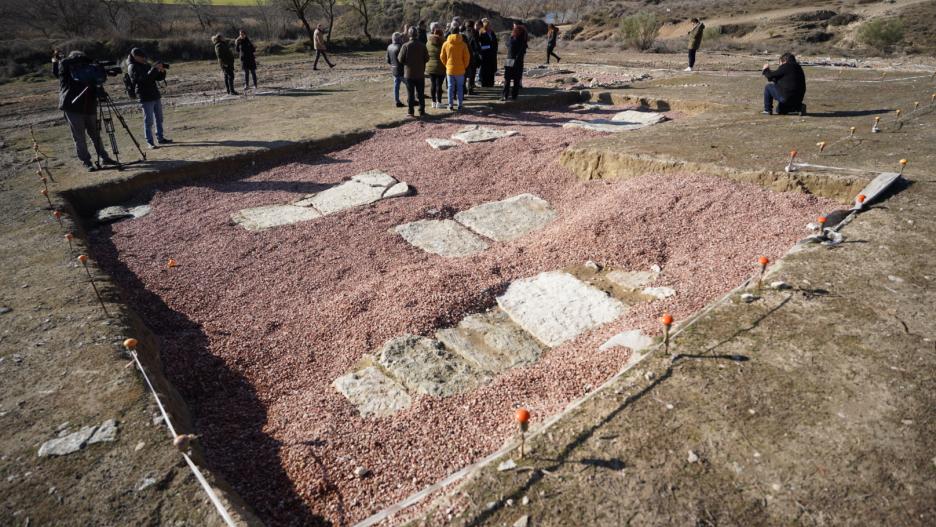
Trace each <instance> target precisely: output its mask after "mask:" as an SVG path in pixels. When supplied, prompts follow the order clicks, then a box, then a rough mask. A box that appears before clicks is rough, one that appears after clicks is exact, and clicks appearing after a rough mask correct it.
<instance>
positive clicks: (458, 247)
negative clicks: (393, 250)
mask: <svg viewBox="0 0 936 527" xmlns="http://www.w3.org/2000/svg"><path fill="white" fill-rule="evenodd" d="M394 231H396V233H397V234H399V235H400V236H402V237H403V239H404V240H406V241H408V242H409V243H411V244H412V245H415V246H416V247H419V248H420V249H422V250H424V251H426V252H428V253H432V254H438V255H440V256H448V257H458V256H469V255H472V254H477V253H479V252H481V251H483V250H485V249H487V248H488V244H487V243H485V241H484V240H482V239H481V238H480V237H479V236H477V235H476V234H474V233H472V232H471V231H469V230H468V229H466V228H465V227H462V226H461V225H460V224H458V223H457V222H454V221H452V220H419V221H414V222H411V223H404V224H403V225H397V226H396V227H394Z"/></svg>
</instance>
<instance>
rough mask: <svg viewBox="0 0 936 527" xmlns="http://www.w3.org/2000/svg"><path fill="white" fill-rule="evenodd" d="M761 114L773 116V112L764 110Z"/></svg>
mask: <svg viewBox="0 0 936 527" xmlns="http://www.w3.org/2000/svg"><path fill="white" fill-rule="evenodd" d="M761 113H762V114H763V115H773V112H768V111H767V110H763V111H762V112H761Z"/></svg>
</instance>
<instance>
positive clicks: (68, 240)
mask: <svg viewBox="0 0 936 527" xmlns="http://www.w3.org/2000/svg"><path fill="white" fill-rule="evenodd" d="M74 238H75V235H73V234H72V233H70V232H69V233H66V234H65V240H66V241H67V242H68V250H69V251H72V250H74V249H75V248H74V247H73V246H72V240H73V239H74Z"/></svg>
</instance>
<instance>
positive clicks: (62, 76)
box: [52, 51, 117, 172]
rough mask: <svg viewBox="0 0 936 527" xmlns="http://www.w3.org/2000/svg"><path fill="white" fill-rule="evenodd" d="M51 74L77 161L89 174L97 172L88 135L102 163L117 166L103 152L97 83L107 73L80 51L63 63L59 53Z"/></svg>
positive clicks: (69, 55)
mask: <svg viewBox="0 0 936 527" xmlns="http://www.w3.org/2000/svg"><path fill="white" fill-rule="evenodd" d="M52 74H53V75H55V76H56V77H57V78H58V80H59V110H62V111H63V112H65V121H67V122H68V130H69V131H70V132H71V136H72V141H74V143H75V153H76V154H77V155H78V159H79V160H81V163H82V164H83V165H84V166H85V168H86V169H88V171H89V172H93V171H94V170H96V169H97V167H96V166H94V163H92V162H91V153H90V152H88V142H87V140H86V139H85V135H87V136H88V137H90V138H91V144H93V145H94V151H95V152H97V155H98V159H99V160H100V161H101V163H102V164H105V165H116V164H117V162H116V161H114V160H113V159H111V158H110V156H109V155H107V151H106V150H104V144H103V143H102V142H101V130H100V129H99V128H98V123H97V104H98V101H97V90H98V83H97V80H99V81H100V82H104V79H106V78H107V74H106V73H104V71H103V70H102V69H101V68H100V67H98V66H95V65H94V64H92V62H91V59H90V58H88V57H87V56H86V55H85V54H84V53H82V52H81V51H72V52H71V53H69V54H68V58H66V59H64V60H63V59H62V57H61V55H60V54H59V52H58V51H56V52H55V54H54V55H52Z"/></svg>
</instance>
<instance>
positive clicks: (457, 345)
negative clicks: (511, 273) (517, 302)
mask: <svg viewBox="0 0 936 527" xmlns="http://www.w3.org/2000/svg"><path fill="white" fill-rule="evenodd" d="M436 338H437V339H439V342H441V343H442V344H444V345H445V347H446V348H448V349H450V350H452V351H454V352H455V353H458V354H459V355H461V356H462V357H464V358H465V359H467V360H468V361H469V362H471V363H472V364H473V365H474V366H476V367H478V368H479V369H482V370H485V371H488V372H492V373H497V372H500V371H504V370H507V369H509V368H513V367H516V366H521V365H523V364H530V363H533V362H536V361H537V360H539V357H540V354H542V352H543V349H542V347H541V346H540V345H539V343H537V342H536V339H534V338H533V337H531V336H530V334H529V333H527V332H526V331H523V330H522V329H520V327H519V326H517V325H516V324H515V323H514V322H513V321H512V320H510V317H509V316H507V313H504V312H503V311H501V310H500V309H494V310H492V311H489V312H487V313H480V314H475V315H468V316H467V317H465V318H464V319H462V321H461V322H459V323H458V326H456V327H454V328H446V329H440V330H439V331H437V332H436Z"/></svg>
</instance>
